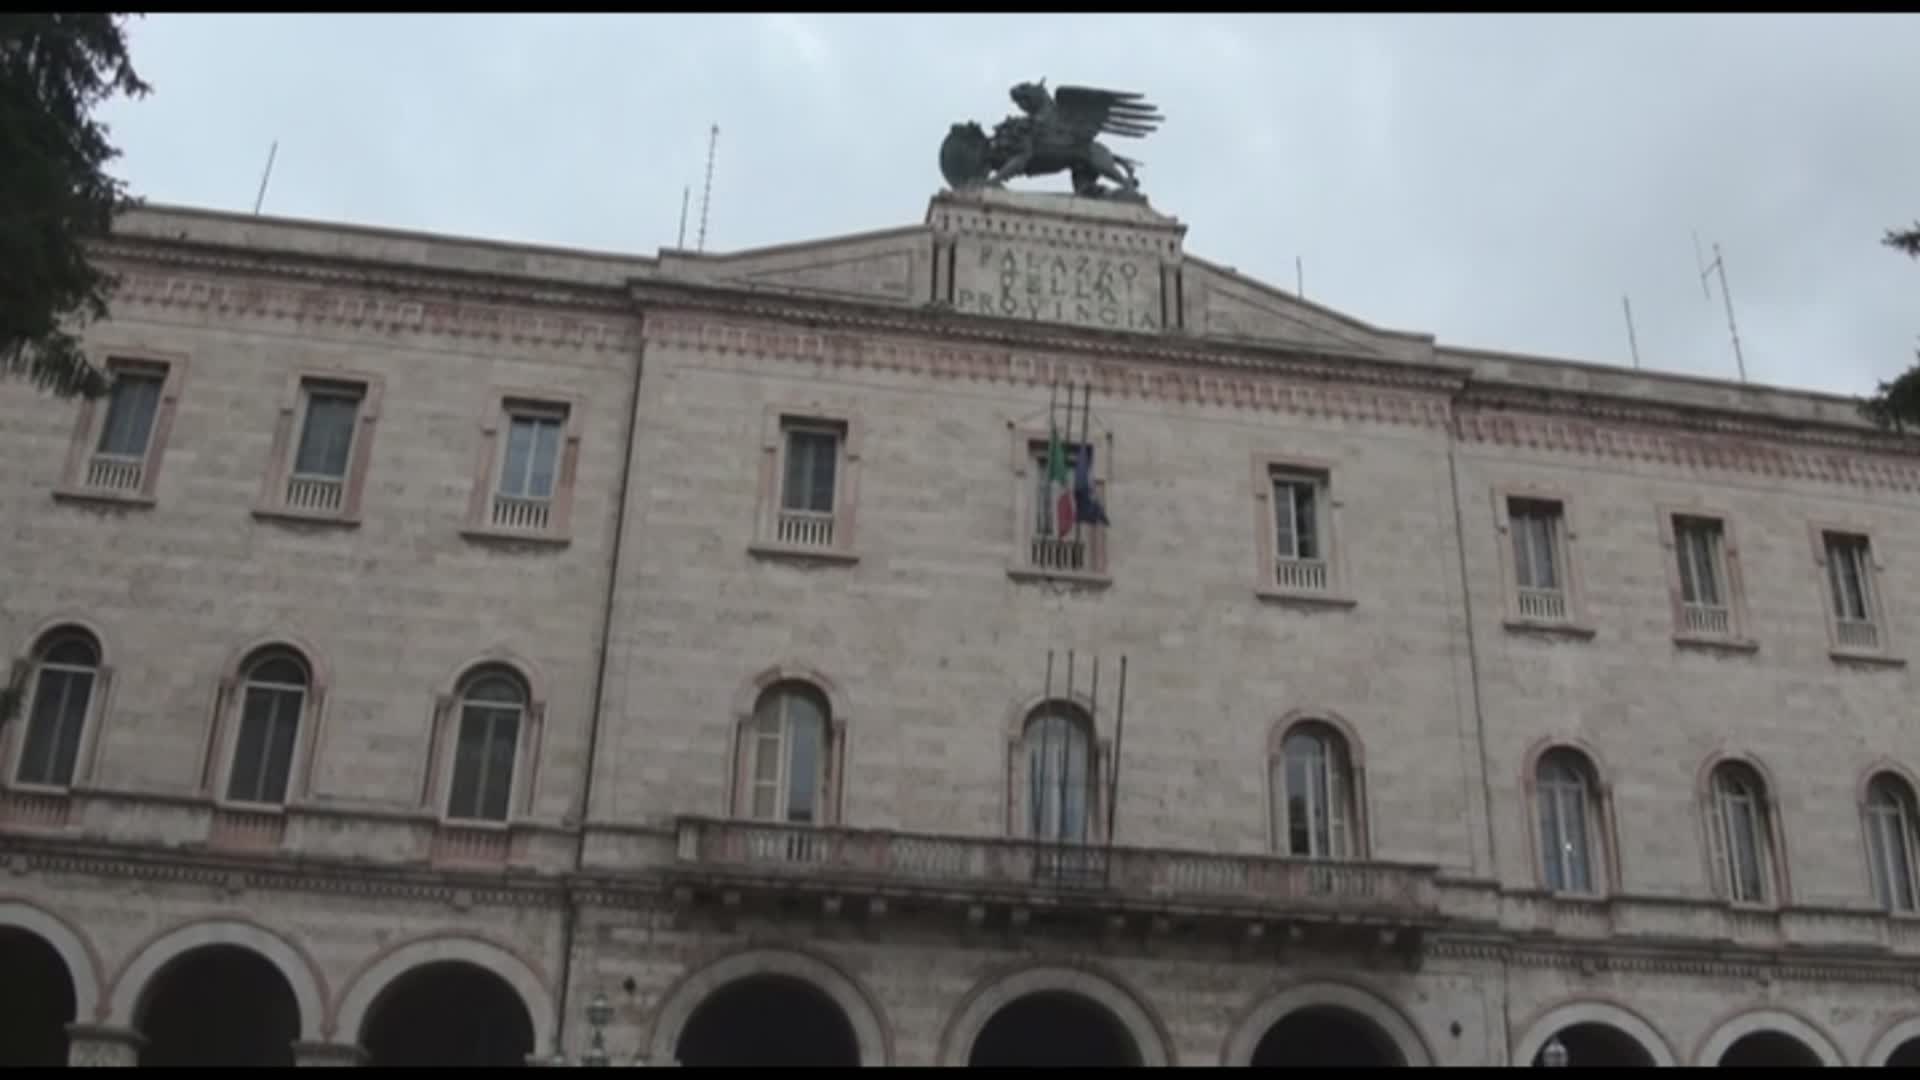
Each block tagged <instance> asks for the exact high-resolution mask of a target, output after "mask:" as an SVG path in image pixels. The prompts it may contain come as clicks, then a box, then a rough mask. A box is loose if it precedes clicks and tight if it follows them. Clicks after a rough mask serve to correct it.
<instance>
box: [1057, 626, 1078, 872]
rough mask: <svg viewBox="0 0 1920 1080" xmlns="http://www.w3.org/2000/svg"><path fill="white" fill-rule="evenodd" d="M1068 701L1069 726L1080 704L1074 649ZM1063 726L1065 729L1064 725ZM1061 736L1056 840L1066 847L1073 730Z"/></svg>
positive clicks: (1070, 652)
mask: <svg viewBox="0 0 1920 1080" xmlns="http://www.w3.org/2000/svg"><path fill="white" fill-rule="evenodd" d="M1066 699H1067V706H1068V707H1067V709H1066V713H1065V715H1063V716H1062V717H1061V720H1063V721H1065V723H1067V724H1070V723H1072V722H1073V712H1074V710H1075V709H1077V708H1078V704H1077V703H1076V702H1075V701H1074V700H1073V650H1072V649H1068V650H1067V693H1066ZM1062 726H1063V728H1064V724H1063V725H1062ZM1060 734H1061V736H1062V738H1063V742H1064V743H1065V745H1064V746H1063V747H1062V750H1063V751H1064V753H1062V754H1061V755H1060V826H1061V827H1060V829H1059V831H1058V835H1057V836H1056V839H1057V840H1058V841H1059V843H1060V845H1061V846H1062V847H1064V846H1065V845H1066V843H1067V837H1066V832H1067V830H1066V824H1067V793H1068V792H1069V791H1070V790H1072V783H1071V781H1070V779H1069V777H1071V776H1072V775H1073V732H1072V730H1071V729H1066V730H1062V731H1061V733H1060Z"/></svg>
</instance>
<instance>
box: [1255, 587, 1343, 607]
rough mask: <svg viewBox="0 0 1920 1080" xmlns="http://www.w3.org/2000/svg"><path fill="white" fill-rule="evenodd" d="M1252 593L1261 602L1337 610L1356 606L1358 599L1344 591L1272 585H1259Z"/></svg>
mask: <svg viewBox="0 0 1920 1080" xmlns="http://www.w3.org/2000/svg"><path fill="white" fill-rule="evenodd" d="M1253 595H1255V596H1257V597H1259V598H1260V599H1261V601H1262V602H1264V603H1269V604H1279V605H1281V606H1283V607H1301V608H1319V609H1322V610H1329V611H1331V610H1338V609H1343V608H1352V607H1358V606H1359V604H1360V601H1358V600H1356V599H1354V598H1353V597H1351V596H1348V595H1347V594H1345V593H1337V592H1331V591H1328V592H1309V591H1307V590H1305V589H1282V588H1277V587H1275V586H1272V585H1261V586H1258V587H1256V588H1255V589H1254V590H1253Z"/></svg>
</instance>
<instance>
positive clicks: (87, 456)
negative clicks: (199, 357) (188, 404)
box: [53, 344, 187, 507]
mask: <svg viewBox="0 0 1920 1080" xmlns="http://www.w3.org/2000/svg"><path fill="white" fill-rule="evenodd" d="M104 351H105V352H106V353H107V360H106V364H105V366H106V368H107V370H108V371H109V372H115V373H117V372H119V371H122V370H126V369H128V368H139V369H145V370H147V371H150V372H153V373H155V374H158V375H159V376H160V397H159V400H158V401H157V402H156V403H155V405H154V413H153V425H152V427H151V428H150V429H149V430H148V432H147V446H146V451H145V453H144V454H142V455H141V457H140V460H139V468H140V483H139V484H138V485H137V486H136V487H134V488H131V489H121V488H109V487H101V486H97V485H94V484H90V483H89V482H88V480H89V473H90V472H91V468H92V463H93V461H94V459H95V457H96V456H98V453H97V448H98V446H99V445H100V437H101V435H102V434H103V431H104V428H105V426H106V422H107V414H108V413H109V412H110V411H111V403H112V399H111V397H110V396H108V397H102V398H100V399H99V400H97V401H95V400H85V399H82V400H81V401H80V407H79V411H78V414H77V415H76V416H75V417H74V423H73V434H72V436H71V439H70V441H69V443H68V446H67V458H66V461H65V463H64V464H63V465H62V467H61V473H60V481H59V483H58V485H57V486H56V487H55V488H54V490H53V496H54V498H55V499H57V500H60V501H63V502H91V503H102V504H110V505H116V506H126V507H151V506H153V505H155V504H156V503H157V502H158V501H159V499H158V496H157V494H156V493H157V492H158V490H159V484H160V471H161V466H162V464H163V463H164V462H165V460H166V456H167V448H168V446H169V445H171V443H172V441H173V426H174V421H175V417H176V415H177V414H178V412H179V406H180V394H181V390H182V387H183V386H184V385H185V383H186V377H187V357H186V356H185V355H184V354H181V353H174V352H162V351H158V350H153V349H144V348H120V347H116V346H114V345H110V344H109V345H106V346H104Z"/></svg>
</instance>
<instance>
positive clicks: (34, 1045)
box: [0, 926, 75, 1069]
mask: <svg viewBox="0 0 1920 1080" xmlns="http://www.w3.org/2000/svg"><path fill="white" fill-rule="evenodd" d="M0 972H5V976H4V977H0V1069H13V1068H26V1067H33V1066H51V1067H60V1066H64V1065H65V1064H66V1063H67V1025H68V1024H69V1023H71V1022H72V1021H73V1018H74V1017H73V1013H74V1007H75V1000H74V993H73V975H72V974H71V973H70V972H68V971H67V964H66V961H64V960H62V959H60V953H59V951H58V950H56V949H55V948H54V947H53V946H52V945H49V944H47V942H46V941H45V940H43V939H42V938H41V937H40V935H38V934H35V933H32V932H30V931H27V930H22V929H20V928H19V927H15V926H0Z"/></svg>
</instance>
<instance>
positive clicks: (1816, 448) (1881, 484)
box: [1456, 382, 1920, 493]
mask: <svg viewBox="0 0 1920 1080" xmlns="http://www.w3.org/2000/svg"><path fill="white" fill-rule="evenodd" d="M1456 418H1457V419H1456V429H1457V431H1458V434H1459V437H1460V438H1461V439H1462V440H1463V441H1465V442H1473V443H1481V444H1486V445H1492V446H1502V447H1511V448H1524V449H1528V450H1538V451H1545V452H1548V453H1566V454H1577V455H1582V456H1587V457H1605V458H1613V459H1616V460H1625V461H1638V462H1646V463H1650V464H1657V465H1666V466H1671V467H1676V468H1692V469H1703V470H1718V471H1725V472H1745V473H1751V474H1756V475H1760V476H1766V477H1772V478H1778V479H1787V480H1805V481H1811V482H1815V483H1826V484H1836V485H1850V486H1855V487H1862V488H1877V489H1881V490H1887V491H1898V492H1906V493H1911V492H1914V491H1917V490H1920V441H1916V440H1912V439H1903V438H1900V437H1898V436H1893V435H1883V434H1881V433H1878V432H1875V431H1872V430H1869V429H1864V428H1858V429H1856V428H1849V427H1842V426H1839V425H1833V424H1823V423H1816V422H1814V421H1785V420H1782V421H1777V422H1772V423H1769V422H1768V421H1767V420H1765V419H1762V418H1758V417H1754V416H1751V415H1748V414H1742V413H1736V412H1731V411H1721V410H1713V409H1708V408H1704V407H1687V406H1678V405H1671V404H1660V403H1651V402H1641V401H1636V400H1628V399H1621V398H1617V397H1610V396H1604V395H1581V396H1578V397H1576V396H1574V395H1570V394H1565V393H1559V392H1551V391H1538V390H1530V389H1527V388H1519V387H1511V386H1506V385H1487V384H1481V383H1477V382H1476V383H1474V384H1472V385H1471V386H1470V387H1469V388H1468V390H1467V391H1466V392H1465V393H1463V394H1462V396H1461V398H1460V400H1459V402H1458V403H1457V405H1456Z"/></svg>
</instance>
